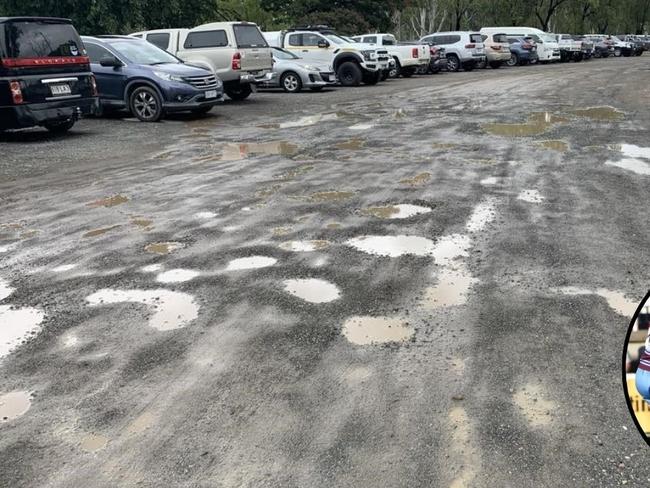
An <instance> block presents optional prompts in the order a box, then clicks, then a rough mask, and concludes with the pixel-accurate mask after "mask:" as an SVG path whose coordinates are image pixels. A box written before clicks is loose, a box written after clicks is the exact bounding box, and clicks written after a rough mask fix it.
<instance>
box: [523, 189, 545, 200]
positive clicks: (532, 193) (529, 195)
mask: <svg viewBox="0 0 650 488" xmlns="http://www.w3.org/2000/svg"><path fill="white" fill-rule="evenodd" d="M517 200H522V201H524V202H528V203H542V202H543V201H544V197H543V196H542V194H541V193H540V192H538V191H537V190H522V191H521V192H520V193H519V195H517Z"/></svg>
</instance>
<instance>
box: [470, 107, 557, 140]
mask: <svg viewBox="0 0 650 488" xmlns="http://www.w3.org/2000/svg"><path fill="white" fill-rule="evenodd" d="M568 121H569V119H567V118H566V117H561V116H559V115H554V114H552V113H550V112H537V113H533V114H531V115H530V116H529V117H528V119H527V121H526V122H524V123H519V124H503V123H487V124H482V125H481V127H482V128H483V130H484V131H485V132H488V133H490V134H493V135H497V136H505V137H526V136H535V135H538V134H542V133H544V132H546V131H547V130H548V129H550V128H551V127H552V126H553V125H555V124H561V123H565V122H568Z"/></svg>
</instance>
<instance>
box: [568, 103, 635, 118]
mask: <svg viewBox="0 0 650 488" xmlns="http://www.w3.org/2000/svg"><path fill="white" fill-rule="evenodd" d="M571 113H572V114H574V115H577V116H578V117H586V118H588V119H591V120H604V121H607V120H621V119H624V118H625V113H624V112H621V111H620V110H617V109H615V108H614V107H609V106H603V107H589V108H581V109H577V110H572V111H571Z"/></svg>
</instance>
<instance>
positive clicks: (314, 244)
mask: <svg viewBox="0 0 650 488" xmlns="http://www.w3.org/2000/svg"><path fill="white" fill-rule="evenodd" d="M329 246H330V242H329V241H323V240H314V241H287V242H282V243H281V244H280V246H279V247H280V248H281V249H284V250H285V251H293V252H314V251H321V250H323V249H327V248H328V247H329Z"/></svg>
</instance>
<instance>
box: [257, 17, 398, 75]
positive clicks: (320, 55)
mask: <svg viewBox="0 0 650 488" xmlns="http://www.w3.org/2000/svg"><path fill="white" fill-rule="evenodd" d="M264 37H265V39H266V40H267V42H268V43H269V44H270V45H271V46H274V47H281V48H283V49H286V50H287V51H290V52H292V53H294V54H296V55H297V56H299V57H301V58H303V59H304V60H305V61H310V62H313V63H316V64H319V65H325V66H331V67H332V70H333V71H334V72H335V73H336V77H337V79H338V81H339V83H341V85H343V86H359V85H360V84H361V83H362V82H363V83H365V84H367V85H374V84H376V83H377V82H379V81H380V80H381V79H382V73H383V72H387V71H388V67H389V62H390V56H389V55H388V51H387V50H386V49H377V47H376V46H370V45H367V44H358V43H355V42H350V41H348V40H347V39H344V38H343V37H341V36H339V35H337V34H336V33H334V32H332V31H331V30H325V29H320V28H314V29H310V28H305V29H289V30H285V31H274V32H264Z"/></svg>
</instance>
